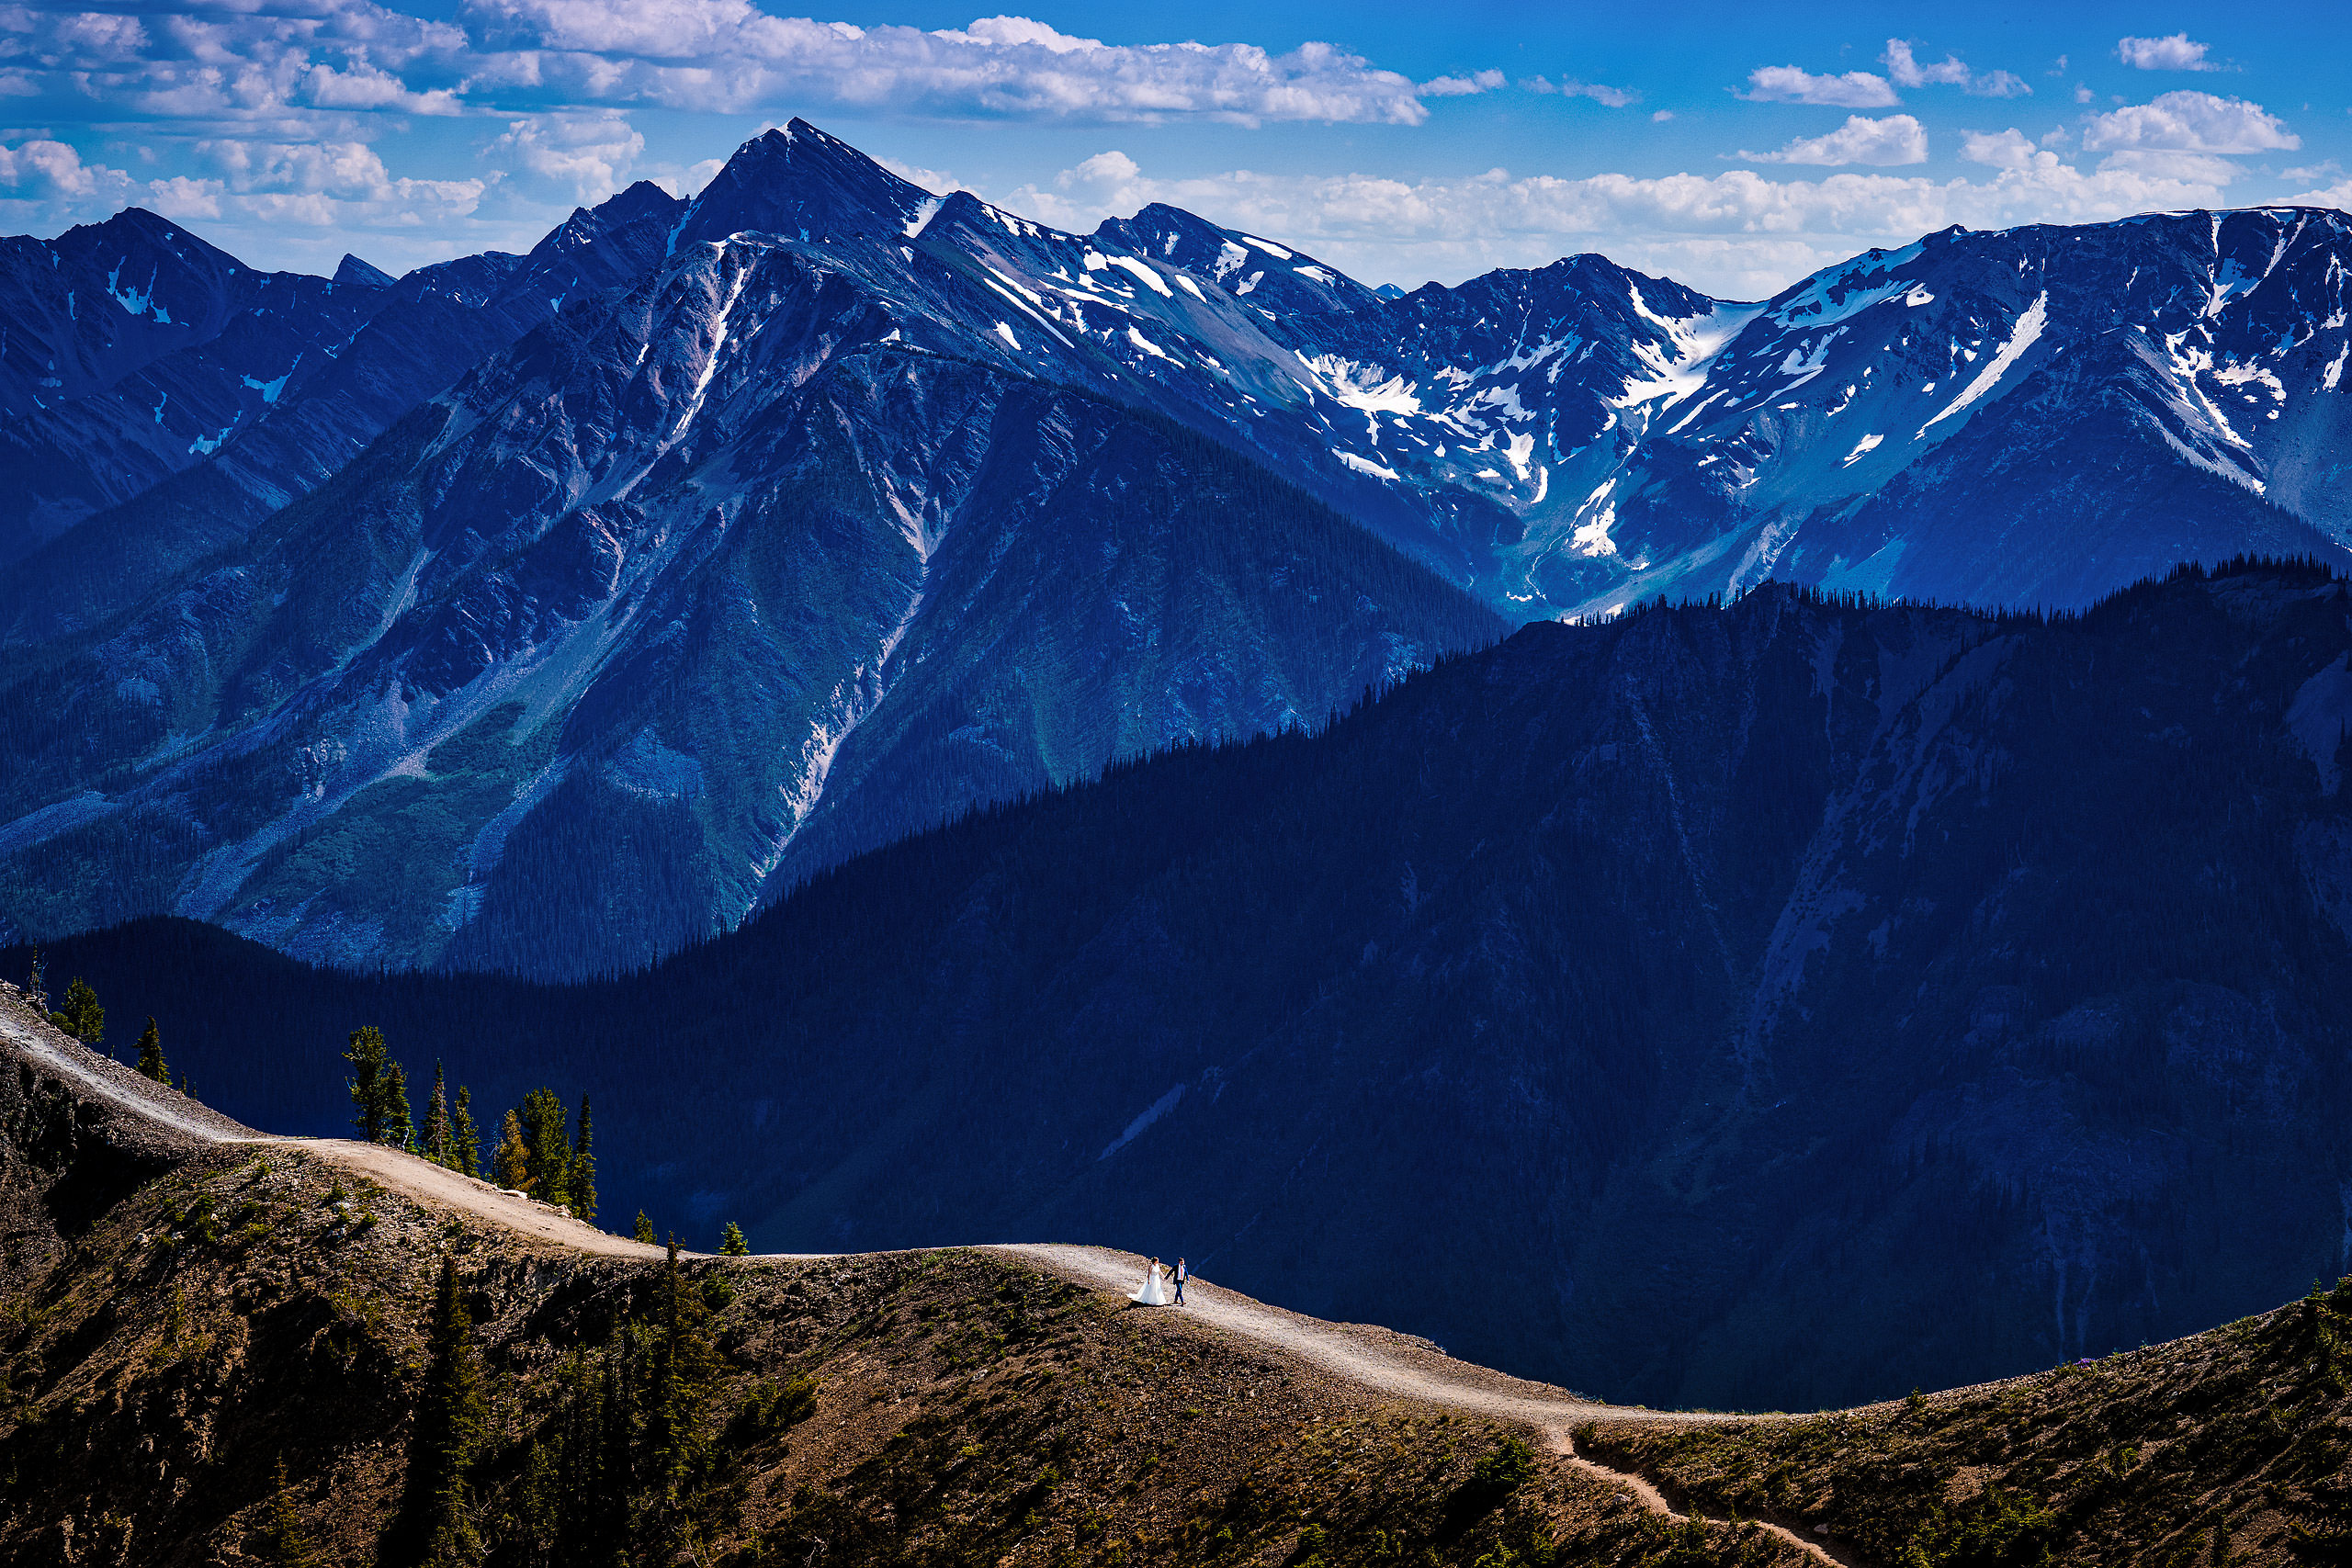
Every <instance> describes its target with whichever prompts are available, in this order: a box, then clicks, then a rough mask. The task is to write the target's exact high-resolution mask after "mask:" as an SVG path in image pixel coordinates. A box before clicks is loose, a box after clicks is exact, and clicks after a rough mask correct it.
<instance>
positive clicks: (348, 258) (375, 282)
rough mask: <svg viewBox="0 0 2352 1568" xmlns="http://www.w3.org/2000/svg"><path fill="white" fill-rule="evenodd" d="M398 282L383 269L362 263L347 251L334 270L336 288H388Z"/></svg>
mask: <svg viewBox="0 0 2352 1568" xmlns="http://www.w3.org/2000/svg"><path fill="white" fill-rule="evenodd" d="M398 281H399V280H398V279H397V278H395V277H393V276H392V275H391V274H390V273H389V272H386V271H385V270H384V269H383V268H381V267H379V266H376V265H371V264H369V263H368V262H365V261H362V260H361V259H360V258H359V257H357V256H356V255H353V254H350V253H349V252H348V251H346V252H345V253H344V257H343V260H342V262H341V263H340V264H338V265H336V267H335V269H334V286H335V287H336V288H390V287H391V286H392V285H393V284H394V283H396V282H398Z"/></svg>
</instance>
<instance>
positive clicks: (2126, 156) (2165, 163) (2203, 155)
mask: <svg viewBox="0 0 2352 1568" xmlns="http://www.w3.org/2000/svg"><path fill="white" fill-rule="evenodd" d="M2098 166H2099V167H2100V168H2102V169H2129V170H2131V171H2132V172H2133V173H2135V174H2142V175H2151V176H2154V177H2155V178H2158V179H2168V180H2189V181H2193V182H2195V183H2197V184H2199V185H2210V186H2225V185H2228V184H2229V183H2230V182H2231V181H2232V180H2233V179H2235V178H2237V177H2238V175H2240V174H2242V173H2244V172H2245V171H2243V170H2242V169H2240V168H2239V167H2238V166H2237V165H2236V164H2233V163H2231V162H2230V161H2229V160H2228V159H2227V158H2217V157H2215V156H2214V155H2213V154H2211V152H2110V153H2109V154H2108V155H2107V156H2106V157H2104V158H2102V159H2100V160H2099V165H2098Z"/></svg>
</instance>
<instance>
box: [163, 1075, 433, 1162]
mask: <svg viewBox="0 0 2352 1568" xmlns="http://www.w3.org/2000/svg"><path fill="white" fill-rule="evenodd" d="M383 1085H384V1091H383V1092H384V1135H383V1139H382V1141H383V1142H384V1143H387V1144H390V1145H391V1146H392V1147H394V1148H396V1149H406V1150H408V1151H409V1153H411V1154H414V1153H415V1152H416V1125H415V1123H414V1122H412V1121H411V1120H410V1119H409V1111H408V1074H407V1073H405V1072H403V1071H402V1070H401V1065H400V1064H399V1063H398V1062H386V1063H385V1064H384V1077H383ZM180 1092H181V1093H182V1094H186V1093H187V1085H186V1084H185V1083H183V1084H182V1085H181V1086H180Z"/></svg>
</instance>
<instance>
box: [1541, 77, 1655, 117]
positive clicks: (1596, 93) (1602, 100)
mask: <svg viewBox="0 0 2352 1568" xmlns="http://www.w3.org/2000/svg"><path fill="white" fill-rule="evenodd" d="M1520 85H1521V86H1522V87H1524V88H1526V89H1527V90H1528V91H1529V92H1531V93H1557V94H1558V95H1560V96H1562V97H1564V98H1590V99H1591V100H1592V101H1593V102H1594V103H1596V104H1606V105H1607V106H1608V107H1611V108H1612V109H1622V108H1623V107H1626V106H1627V105H1628V104H1637V103H1639V102H1641V101H1642V96H1641V94H1639V93H1637V92H1635V91H1634V90H1633V89H1632V88H1630V87H1610V86H1604V85H1601V84H1600V83H1598V82H1578V81H1577V80H1575V79H1574V78H1570V79H1569V80H1567V81H1565V82H1559V83H1554V82H1552V81H1550V80H1548V79H1546V78H1544V77H1542V76H1531V77H1529V78H1528V79H1527V80H1526V81H1524V82H1521V84H1520ZM1668 118H1673V117H1672V116H1668Z"/></svg>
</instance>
